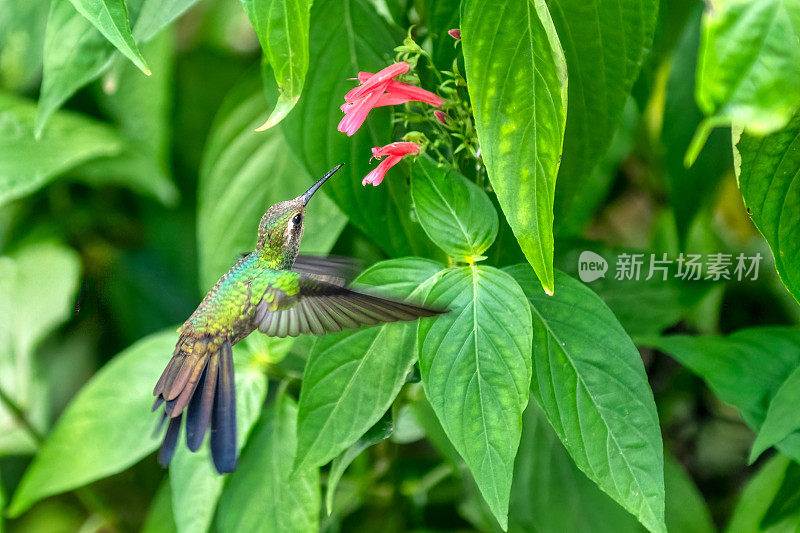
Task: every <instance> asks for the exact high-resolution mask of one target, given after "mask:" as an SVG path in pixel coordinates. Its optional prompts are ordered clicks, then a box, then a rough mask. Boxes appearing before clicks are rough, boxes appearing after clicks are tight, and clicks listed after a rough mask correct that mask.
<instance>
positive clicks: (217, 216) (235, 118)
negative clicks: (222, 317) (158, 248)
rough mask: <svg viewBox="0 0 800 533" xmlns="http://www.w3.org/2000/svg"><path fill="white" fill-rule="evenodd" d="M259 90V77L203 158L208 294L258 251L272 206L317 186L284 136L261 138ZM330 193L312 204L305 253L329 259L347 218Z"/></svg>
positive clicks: (241, 92)
mask: <svg viewBox="0 0 800 533" xmlns="http://www.w3.org/2000/svg"><path fill="white" fill-rule="evenodd" d="M260 85H261V84H260V81H259V79H258V77H255V76H253V77H250V78H247V79H246V80H245V81H243V82H242V83H241V84H240V85H238V86H237V87H234V89H233V90H232V91H231V93H230V94H229V95H228V96H227V97H226V99H225V103H224V104H223V105H222V108H221V109H220V111H219V113H218V115H217V119H216V121H215V123H214V126H213V127H212V130H211V133H210V134H209V140H208V142H207V144H206V148H205V151H204V154H203V163H202V166H201V169H200V185H199V190H198V210H197V217H198V224H197V226H198V227H197V240H198V247H199V255H200V281H201V283H202V284H203V288H204V289H207V288H208V287H210V286H211V285H213V283H214V282H215V281H216V280H217V278H218V277H219V276H220V275H222V274H223V273H224V272H225V271H226V270H227V269H228V268H230V267H231V265H233V263H234V262H235V261H236V258H237V257H238V255H239V254H241V253H244V252H248V251H250V250H252V249H253V247H254V246H255V243H256V237H257V234H258V222H259V220H260V219H261V215H262V214H263V213H264V212H265V211H266V210H267V209H268V208H269V207H270V205H272V204H274V203H277V202H282V201H284V200H290V199H292V198H294V197H296V196H298V195H300V194H302V193H303V192H304V191H305V190H306V189H307V188H308V187H309V186H310V185H311V184H312V183H313V180H312V176H310V175H309V174H308V173H307V172H306V171H305V170H304V168H303V165H302V164H301V163H300V162H299V161H298V160H297V158H296V157H295V156H294V155H293V153H292V151H291V150H290V149H289V147H288V146H287V144H286V140H285V139H284V138H283V136H282V135H281V131H280V130H279V129H275V130H274V131H269V132H266V133H261V134H259V133H254V131H253V129H254V128H255V127H256V125H257V122H258V117H259V116H261V115H262V114H263V113H264V112H265V111H266V110H267V108H268V105H267V99H266V98H265V96H264V94H263V92H262V91H261V88H260ZM266 169H268V170H266ZM336 179H338V176H337V177H336V178H335V179H332V180H331V181H330V183H333V182H335V181H336ZM327 187H328V184H326V185H325V188H323V189H322V191H320V192H322V193H323V194H317V195H315V196H314V200H313V201H311V202H309V204H308V208H307V213H308V216H307V217H306V228H305V233H304V237H303V243H302V250H307V251H309V252H314V253H325V252H327V251H328V250H330V247H331V246H333V243H334V242H335V241H336V239H337V238H338V236H339V234H340V233H341V231H342V229H343V228H344V226H345V224H346V223H347V217H345V215H343V214H342V213H341V211H339V210H338V209H337V208H336V206H335V205H334V204H333V202H331V201H330V200H329V199H328V198H327V197H326V195H325V194H324V192H325V191H326V190H327Z"/></svg>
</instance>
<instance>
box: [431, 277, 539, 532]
mask: <svg viewBox="0 0 800 533" xmlns="http://www.w3.org/2000/svg"><path fill="white" fill-rule="evenodd" d="M426 304H427V305H429V306H431V307H436V308H447V309H448V310H449V311H448V312H447V313H445V314H442V315H439V316H438V317H436V318H424V319H422V320H420V323H419V328H418V337H419V338H418V346H419V367H420V372H421V374H422V383H423V385H424V387H425V394H426V395H427V397H428V400H429V401H430V404H431V406H432V407H433V410H434V411H435V412H436V416H437V417H438V418H439V420H440V421H441V423H442V427H443V428H444V430H445V432H446V433H447V436H448V438H449V439H450V441H451V442H452V443H453V445H454V446H455V448H456V450H458V453H459V454H461V456H462V457H463V458H464V461H465V462H466V463H467V466H468V467H469V469H470V471H471V472H472V475H473V477H474V478H475V482H476V483H477V485H478V488H479V489H480V491H481V494H482V495H483V497H484V499H485V500H486V502H487V503H488V504H489V508H490V509H491V510H492V513H493V514H494V516H495V518H497V521H498V522H499V523H500V525H501V526H502V527H503V529H505V528H506V525H507V522H508V502H509V493H510V490H511V477H512V474H513V469H514V457H515V456H516V453H517V446H519V439H520V435H521V433H522V412H523V411H524V410H525V406H526V405H527V403H528V386H529V384H530V378H531V358H530V355H531V338H532V331H531V311H530V308H529V306H528V305H527V301H526V300H525V295H524V294H523V292H522V289H520V287H519V285H518V284H517V283H516V282H515V281H514V280H513V279H512V278H511V277H510V276H509V275H508V274H506V273H504V272H502V271H500V270H497V269H495V268H491V267H483V266H476V265H472V266H469V267H462V268H456V269H451V270H448V271H446V272H445V273H444V274H443V275H442V276H441V277H440V278H439V279H438V280H437V281H436V283H435V284H434V285H433V287H431V289H430V291H429V293H428V297H427V299H426Z"/></svg>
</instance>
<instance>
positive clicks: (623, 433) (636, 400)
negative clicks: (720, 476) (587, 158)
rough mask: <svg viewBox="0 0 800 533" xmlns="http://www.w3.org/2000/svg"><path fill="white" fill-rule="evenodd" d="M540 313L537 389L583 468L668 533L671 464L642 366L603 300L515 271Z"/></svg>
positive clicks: (563, 282)
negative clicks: (545, 286)
mask: <svg viewBox="0 0 800 533" xmlns="http://www.w3.org/2000/svg"><path fill="white" fill-rule="evenodd" d="M508 271H509V272H510V273H511V275H512V276H513V277H514V279H516V280H517V281H518V282H519V284H520V285H521V286H522V289H523V290H524V291H525V294H526V295H527V296H528V299H529V301H530V305H531V308H532V309H533V324H534V328H533V339H534V341H533V347H534V348H533V367H534V374H533V375H534V379H533V380H532V381H531V388H532V390H533V394H534V397H535V398H536V400H537V401H538V403H539V405H540V406H541V407H542V409H543V410H544V412H545V415H546V416H547V419H548V420H549V421H550V424H551V425H552V426H553V428H554V429H555V431H556V433H557V434H558V436H559V438H560V439H561V441H562V442H563V443H564V445H565V446H566V448H567V450H568V451H569V453H570V455H571V456H572V458H573V460H574V461H575V463H576V464H577V465H578V467H579V468H580V469H581V470H583V472H584V473H585V474H586V475H587V476H589V478H590V479H591V480H592V481H594V482H595V483H597V484H598V486H599V487H600V488H601V489H603V491H605V492H606V493H607V494H608V495H609V496H611V497H612V498H613V499H614V500H616V501H617V502H619V504H620V505H622V506H623V507H624V508H625V509H627V510H628V511H629V512H630V513H631V514H633V515H634V516H636V517H637V518H638V519H639V521H640V522H642V524H644V526H645V527H647V528H648V529H650V530H651V531H665V525H664V459H663V450H662V443H661V431H660V429H659V425H658V414H657V413H656V406H655V402H654V400H653V393H652V391H651V390H650V387H649V385H648V383H647V375H646V374H645V371H644V365H643V364H642V359H641V357H640V356H639V352H638V351H637V350H636V347H635V346H634V345H633V342H632V341H631V339H630V337H628V334H627V333H625V330H623V329H622V326H621V325H620V324H619V322H617V319H616V318H615V317H614V314H613V313H612V312H611V310H610V309H609V308H608V307H606V305H605V304H604V303H603V301H602V300H601V299H600V298H599V297H598V296H597V295H596V294H594V293H593V292H592V291H591V290H590V289H589V288H587V287H586V286H585V285H583V284H582V283H581V282H579V281H577V280H574V279H572V278H570V277H569V276H567V275H566V274H564V273H562V272H557V273H556V288H557V291H556V293H555V295H554V296H545V295H542V294H541V292H540V291H538V290H536V289H537V287H536V280H535V278H534V277H533V272H531V270H530V268H529V267H528V266H527V265H517V266H514V267H511V268H510V269H508Z"/></svg>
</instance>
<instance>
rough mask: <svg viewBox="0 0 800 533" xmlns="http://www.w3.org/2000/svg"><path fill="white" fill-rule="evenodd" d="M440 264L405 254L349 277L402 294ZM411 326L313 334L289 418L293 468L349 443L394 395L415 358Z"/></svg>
mask: <svg viewBox="0 0 800 533" xmlns="http://www.w3.org/2000/svg"><path fill="white" fill-rule="evenodd" d="M441 268H442V265H440V264H439V263H436V262H434V261H429V260H427V259H417V258H405V259H395V260H389V261H384V262H382V263H378V264H377V265H374V266H373V267H371V268H370V269H368V270H367V271H365V272H364V273H363V274H361V276H359V277H358V279H357V282H358V283H360V284H363V285H366V286H374V287H376V288H378V287H379V288H380V290H373V291H371V292H375V293H377V294H381V295H385V296H388V297H394V298H405V297H407V296H409V295H410V294H412V293H413V292H414V291H415V290H416V289H418V288H419V287H420V286H422V285H424V284H425V282H426V281H427V280H429V279H431V278H432V277H433V276H435V275H436V274H437V273H438V272H439V271H440V270H441ZM414 326H415V324H413V323H407V322H399V323H391V324H384V325H382V326H373V327H369V328H362V329H357V330H350V331H343V332H341V333H336V334H332V335H331V334H329V335H326V336H324V337H321V338H320V339H317V341H316V343H315V344H314V347H313V349H312V351H311V354H310V355H309V357H308V362H307V363H306V368H305V370H304V372H303V386H302V389H301V390H300V402H299V409H300V412H299V414H298V420H297V425H298V428H297V435H298V436H297V439H298V443H297V458H296V464H297V466H298V467H299V468H302V467H304V466H320V465H323V464H325V463H327V462H328V461H330V460H331V459H333V458H334V457H336V456H337V455H339V454H340V453H341V452H343V451H344V450H346V449H347V448H348V447H349V446H350V445H352V444H353V443H355V442H356V441H357V440H358V439H359V438H360V437H361V436H362V435H363V434H364V433H365V432H366V431H367V430H368V429H369V428H371V427H372V426H373V425H374V424H375V423H376V422H377V421H378V420H379V419H380V418H381V416H383V414H384V413H385V412H386V410H387V409H388V408H389V406H390V405H391V404H392V402H393V401H394V398H395V396H397V393H398V392H399V391H400V387H401V386H402V385H403V383H404V382H405V378H406V375H407V374H408V371H409V369H410V368H411V365H412V364H413V363H414V360H415V359H416V355H417V354H416V351H415V347H414V340H415V327H414Z"/></svg>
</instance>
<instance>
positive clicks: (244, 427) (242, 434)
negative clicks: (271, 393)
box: [169, 345, 267, 533]
mask: <svg viewBox="0 0 800 533" xmlns="http://www.w3.org/2000/svg"><path fill="white" fill-rule="evenodd" d="M237 346H238V345H237ZM236 351H237V353H236V354H234V358H235V363H237V364H236V368H235V369H234V371H235V380H236V421H237V427H236V429H237V432H238V436H237V438H238V448H239V450H241V449H242V448H243V447H244V445H245V442H246V441H247V437H248V434H249V433H250V429H251V428H252V427H253V424H255V422H256V421H257V420H258V418H259V415H260V414H261V407H262V405H263V404H264V398H265V397H266V395H267V378H266V376H265V375H264V373H263V372H262V370H261V368H260V367H259V366H257V365H253V364H252V363H253V362H252V355H247V354H244V353H243V352H244V351H243V350H242V349H241V348H240V349H237V350H236ZM242 356H244V357H242ZM236 359H239V360H236ZM241 359H245V360H244V361H242V360H241ZM182 437H183V434H182V435H181V438H182ZM224 482H225V477H224V476H222V475H220V474H218V473H217V471H216V470H215V469H214V467H213V465H212V463H211V453H210V451H209V448H208V444H207V443H206V444H204V445H203V447H202V448H201V449H200V450H198V451H197V452H196V453H192V452H190V451H189V448H187V447H186V445H185V444H184V443H183V442H179V443H178V449H177V450H176V452H175V457H174V458H173V459H172V462H171V463H170V466H169V484H170V487H171V488H172V509H173V515H174V516H175V525H176V526H177V528H178V531H185V532H187V533H192V532H195V531H208V529H209V526H210V525H211V523H212V521H213V519H214V511H215V510H216V507H217V501H218V500H219V497H220V494H222V487H223V484H224Z"/></svg>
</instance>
